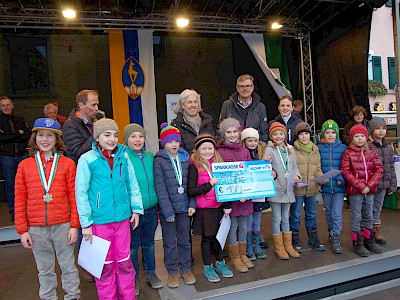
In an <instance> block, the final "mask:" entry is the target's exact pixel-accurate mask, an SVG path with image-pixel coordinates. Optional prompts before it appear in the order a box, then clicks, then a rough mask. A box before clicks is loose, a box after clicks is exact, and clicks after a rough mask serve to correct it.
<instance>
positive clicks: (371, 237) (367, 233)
mask: <svg viewBox="0 0 400 300" xmlns="http://www.w3.org/2000/svg"><path fill="white" fill-rule="evenodd" d="M362 232H363V234H364V246H365V248H367V249H368V250H369V251H371V252H374V253H382V252H383V249H382V247H381V246H379V245H378V244H377V243H376V242H375V232H374V231H373V230H372V229H368V228H365V227H364V228H363V229H362ZM367 237H368V238H367Z"/></svg>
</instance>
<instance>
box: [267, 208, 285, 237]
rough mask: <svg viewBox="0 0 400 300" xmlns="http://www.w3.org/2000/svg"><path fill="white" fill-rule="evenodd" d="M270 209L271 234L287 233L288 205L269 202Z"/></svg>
mask: <svg viewBox="0 0 400 300" xmlns="http://www.w3.org/2000/svg"><path fill="white" fill-rule="evenodd" d="M270 204H271V209H272V234H279V233H281V227H282V231H283V232H289V231H290V227H289V211H290V203H276V202H270Z"/></svg>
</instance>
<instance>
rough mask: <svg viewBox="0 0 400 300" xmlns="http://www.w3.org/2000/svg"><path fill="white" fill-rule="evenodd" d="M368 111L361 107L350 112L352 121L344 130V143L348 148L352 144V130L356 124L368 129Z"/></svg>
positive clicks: (358, 106)
mask: <svg viewBox="0 0 400 300" xmlns="http://www.w3.org/2000/svg"><path fill="white" fill-rule="evenodd" d="M366 118H367V111H366V110H365V108H364V107H362V106H360V105H356V106H354V107H353V108H352V109H351V111H350V120H349V122H347V124H346V125H345V126H344V128H343V143H345V144H346V145H347V146H348V145H350V144H351V138H350V129H351V127H353V126H354V125H356V124H362V125H364V126H365V127H368V120H367V119H366Z"/></svg>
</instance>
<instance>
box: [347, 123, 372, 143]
mask: <svg viewBox="0 0 400 300" xmlns="http://www.w3.org/2000/svg"><path fill="white" fill-rule="evenodd" d="M358 133H362V134H363V135H365V136H366V137H367V138H368V136H369V133H368V129H367V127H365V126H364V125H362V124H356V125H354V126H353V127H351V128H350V139H351V140H353V137H354V136H355V135H356V134H358Z"/></svg>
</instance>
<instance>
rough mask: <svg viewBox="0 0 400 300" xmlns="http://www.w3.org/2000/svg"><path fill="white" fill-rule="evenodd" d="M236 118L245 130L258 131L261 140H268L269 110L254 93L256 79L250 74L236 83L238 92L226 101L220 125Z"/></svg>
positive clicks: (242, 76) (240, 77)
mask: <svg viewBox="0 0 400 300" xmlns="http://www.w3.org/2000/svg"><path fill="white" fill-rule="evenodd" d="M227 118H235V119H237V120H238V121H239V122H240V125H242V126H243V129H244V128H249V127H252V128H254V129H256V130H258V132H259V134H260V139H261V140H262V141H264V142H267V140H268V122H267V109H266V107H265V105H264V103H262V102H261V98H260V96H258V95H257V94H256V93H254V78H253V76H251V75H249V74H245V75H241V76H239V77H238V79H237V81H236V92H235V93H234V94H233V95H231V96H230V97H229V99H228V100H226V101H224V103H223V104H222V108H221V114H220V116H219V123H221V122H222V121H223V120H224V119H227Z"/></svg>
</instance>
